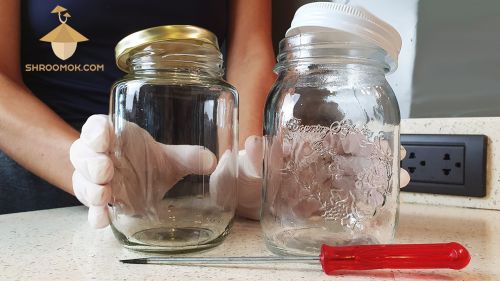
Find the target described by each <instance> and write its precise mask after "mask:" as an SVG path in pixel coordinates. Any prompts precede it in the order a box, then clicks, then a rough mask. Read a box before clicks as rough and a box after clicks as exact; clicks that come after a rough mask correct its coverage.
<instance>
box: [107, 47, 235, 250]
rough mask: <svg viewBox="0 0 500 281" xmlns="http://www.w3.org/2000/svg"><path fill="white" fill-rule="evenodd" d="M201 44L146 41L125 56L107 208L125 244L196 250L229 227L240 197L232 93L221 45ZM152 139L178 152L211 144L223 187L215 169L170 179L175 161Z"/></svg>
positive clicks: (114, 94) (114, 93) (116, 90)
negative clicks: (214, 181)
mask: <svg viewBox="0 0 500 281" xmlns="http://www.w3.org/2000/svg"><path fill="white" fill-rule="evenodd" d="M204 48H210V46H208V47H206V46H204V45H200V44H192V42H188V41H187V42H182V40H181V41H179V40H178V41H177V42H176V41H172V42H163V43H161V42H160V43H155V44H152V45H150V46H145V47H144V49H145V50H146V51H142V52H138V53H137V54H136V55H135V56H132V57H131V58H130V74H129V75H127V76H126V77H125V78H124V79H122V80H120V81H117V82H116V83H115V84H114V86H113V87H112V90H111V103H110V104H111V108H110V118H111V121H112V123H113V136H114V145H113V150H112V158H113V162H114V165H115V175H114V177H113V181H112V190H113V202H112V204H110V206H109V214H110V219H111V227H112V229H113V232H114V234H115V236H116V237H117V239H118V240H119V241H120V242H121V243H122V244H123V245H124V246H125V247H126V248H130V249H134V250H140V251H154V252H171V253H175V252H187V251H196V250H201V249H205V248H209V247H213V246H216V245H218V244H219V243H221V242H222V241H223V239H224V238H225V237H226V235H227V234H228V232H229V230H230V228H231V225H232V221H233V217H234V214H235V208H236V204H237V201H236V200H237V199H236V198H237V197H236V182H237V178H236V177H237V173H236V171H237V149H238V147H237V144H238V142H237V135H238V134H237V108H238V105H237V92H236V90H235V89H234V88H233V87H232V86H231V85H229V84H227V83H226V82H225V81H224V80H223V79H222V68H221V66H222V57H221V55H220V53H219V52H218V50H217V51H216V50H212V49H210V50H208V51H207V50H206V49H204ZM186 50H188V51H186ZM177 52H181V55H177ZM179 56H181V57H182V58H181V59H179ZM138 135H140V139H139V141H138V140H137V137H138ZM132 138H135V139H134V140H132ZM151 142H153V143H155V144H154V145H153V147H163V145H168V146H169V147H170V149H169V150H170V152H169V153H170V154H171V153H172V152H175V151H181V150H178V149H177V148H178V147H176V146H177V145H189V146H200V147H204V148H206V149H208V150H210V151H211V152H212V153H213V154H214V155H215V156H216V157H217V159H218V160H220V161H218V162H219V163H218V165H217V168H216V169H219V171H220V170H223V172H219V173H218V176H221V174H222V176H223V179H224V186H219V185H220V184H219V185H217V186H214V184H212V179H211V177H212V176H213V175H214V174H215V172H214V173H211V174H205V175H200V174H196V173H194V172H193V173H191V174H189V175H185V176H183V177H182V178H171V177H170V176H169V172H170V171H171V170H175V169H178V168H179V167H178V166H179V164H178V163H176V162H175V161H171V159H170V160H165V159H168V158H169V157H170V156H169V153H165V155H163V156H159V154H162V153H163V152H161V153H158V151H159V150H160V151H161V150H162V148H160V149H159V150H158V149H155V148H151ZM157 144H159V146H157ZM176 157H181V158H182V157H185V155H183V154H182V153H181V154H178V155H177V156H176ZM173 158H175V157H173ZM222 158H224V159H225V160H224V161H222ZM203 161H204V160H203V159H202V157H199V161H198V162H199V163H198V164H199V165H200V166H202V165H206V163H204V162H203ZM222 162H224V163H222ZM191 165H193V164H191ZM194 165H195V166H196V163H194ZM220 165H223V167H221V166H220ZM218 182H219V183H220V181H218Z"/></svg>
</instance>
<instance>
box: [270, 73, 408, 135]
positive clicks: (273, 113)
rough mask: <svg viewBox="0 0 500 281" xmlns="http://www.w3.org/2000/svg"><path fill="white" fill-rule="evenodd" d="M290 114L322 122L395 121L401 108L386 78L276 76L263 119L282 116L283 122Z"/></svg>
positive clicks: (396, 122) (290, 116) (312, 121)
mask: <svg viewBox="0 0 500 281" xmlns="http://www.w3.org/2000/svg"><path fill="white" fill-rule="evenodd" d="M306 80H307V79H306ZM291 118H293V119H300V120H303V121H306V120H308V123H317V124H322V125H325V126H327V125H328V124H329V123H331V122H335V121H340V120H351V121H353V122H358V123H368V122H373V121H376V122H380V123H388V124H394V125H396V124H399V123H400V112H399V106H398V102H397V100H396V97H395V94H394V91H393V89H392V88H391V86H390V85H389V83H388V82H387V80H385V79H377V80H376V83H358V84H350V85H347V83H345V81H343V82H342V83H337V82H336V81H323V82H321V81H317V80H314V81H309V83H307V81H304V80H303V79H295V80H294V79H278V80H277V81H276V82H275V84H274V86H273V88H272V89H271V92H270V94H269V97H268V100H267V103H266V120H271V119H273V120H276V119H283V120H281V121H280V123H282V122H285V123H286V122H287V120H284V119H291ZM266 122H267V121H266Z"/></svg>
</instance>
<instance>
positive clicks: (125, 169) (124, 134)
mask: <svg viewBox="0 0 500 281" xmlns="http://www.w3.org/2000/svg"><path fill="white" fill-rule="evenodd" d="M120 125H121V126H123V127H122V130H121V136H120V137H118V138H115V137H113V136H114V134H113V133H112V127H111V124H110V122H109V120H108V116H106V115H93V116H91V117H89V119H88V120H87V122H86V123H85V124H84V126H83V127H82V132H81V136H80V138H79V139H78V140H76V141H75V142H74V143H73V145H72V146H71V149H70V160H71V163H72V164H73V166H74V167H75V172H74V173H73V190H74V192H75V195H76V197H77V198H78V200H80V202H82V203H83V204H84V205H86V206H88V207H89V213H88V220H89V223H90V224H91V225H92V226H93V227H95V228H102V227H105V226H107V225H108V224H109V217H108V213H107V210H108V209H107V204H108V203H110V201H111V200H112V198H111V197H112V196H111V195H112V192H111V188H113V193H114V196H113V197H114V198H113V200H114V201H113V204H118V206H120V207H121V208H122V209H123V210H125V212H129V213H143V212H146V213H147V212H150V211H154V208H155V204H156V203H157V202H156V201H157V200H158V198H160V199H161V198H163V196H164V195H165V193H166V192H167V191H168V190H169V189H170V188H171V187H172V186H173V185H175V184H176V183H177V182H178V181H179V180H181V179H182V178H183V177H185V176H187V175H189V174H201V175H208V174H210V173H212V172H213V171H214V169H215V167H216V163H217V158H216V156H215V155H214V154H213V153H212V152H210V151H209V150H208V149H206V148H204V147H202V146H191V145H165V144H161V143H158V142H156V141H155V140H154V139H153V138H152V137H151V135H149V134H148V133H147V132H146V131H145V130H143V129H142V128H140V127H139V126H137V125H136V124H134V123H131V122H126V121H123V122H122V123H121V124H120ZM113 146H115V147H118V148H119V149H118V150H116V151H118V153H122V155H112V154H111V153H110V151H111V148H112V147H113ZM125 155H126V156H125ZM200 163H202V164H201V165H200ZM137 186H141V187H143V188H137ZM155 200H156V201H155Z"/></svg>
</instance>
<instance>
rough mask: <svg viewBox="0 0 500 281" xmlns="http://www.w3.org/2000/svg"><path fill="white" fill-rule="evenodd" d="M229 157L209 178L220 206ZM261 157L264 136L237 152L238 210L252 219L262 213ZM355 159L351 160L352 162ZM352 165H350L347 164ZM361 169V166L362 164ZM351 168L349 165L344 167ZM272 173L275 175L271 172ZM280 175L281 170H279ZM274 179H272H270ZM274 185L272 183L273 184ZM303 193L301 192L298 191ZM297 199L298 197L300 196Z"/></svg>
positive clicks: (404, 177) (277, 155)
mask: <svg viewBox="0 0 500 281" xmlns="http://www.w3.org/2000/svg"><path fill="white" fill-rule="evenodd" d="M344 146H345V147H346V150H348V149H356V147H357V149H358V150H359V144H357V143H351V144H348V143H345V144H344ZM272 154H273V155H274V157H273V156H271V158H272V159H271V160H270V161H279V160H280V159H281V158H282V157H283V156H282V150H281V149H279V150H276V149H275V151H274V152H273V153H272ZM405 155H406V150H405V149H404V148H403V147H402V146H401V152H400V157H401V159H403V158H404V157H405ZM228 156H229V153H228V152H227V153H226V154H225V155H224V156H223V157H221V160H220V161H219V165H218V166H217V168H216V170H215V171H214V173H213V174H212V175H211V177H210V194H211V195H212V196H213V198H215V200H218V201H217V204H218V205H222V204H224V202H226V200H229V198H225V197H224V195H223V194H224V193H225V192H224V190H225V189H226V188H229V187H230V184H231V183H230V182H228V181H227V179H229V176H230V175H231V176H232V174H231V173H230V172H229V168H228V166H226V161H224V159H225V158H226V157H228ZM352 158H353V161H354V162H353V161H350V162H349V163H348V164H352V165H356V164H357V163H355V159H356V158H355V157H352ZM262 160H263V142H262V137H258V136H250V137H248V138H247V139H246V141H245V150H241V151H239V154H238V173H239V174H238V207H237V213H238V215H240V216H242V217H246V218H249V219H254V220H258V219H259V216H260V207H261V196H262V183H263V178H262V175H263V172H262V167H263V166H262V164H263V163H262ZM351 162H352V163H351ZM272 166H274V167H279V166H281V165H280V164H279V163H274V164H272ZM347 166H351V165H347ZM360 167H361V168H362V166H360ZM345 168H347V169H348V168H349V167H345ZM271 174H273V173H272V172H271ZM276 174H279V171H278V172H277V173H276ZM270 180H271V181H272V180H273V178H271V179H270ZM409 181H410V176H409V174H408V172H407V171H405V170H404V169H400V187H401V188H402V187H404V186H406V185H407V184H408V182H409ZM271 185H272V184H271ZM296 195H297V196H300V194H296ZM297 199H298V198H297ZM317 207H318V206H316V204H315V202H309V201H307V200H306V201H302V204H300V206H299V208H300V209H301V210H300V211H301V212H306V210H307V209H309V210H315V209H317Z"/></svg>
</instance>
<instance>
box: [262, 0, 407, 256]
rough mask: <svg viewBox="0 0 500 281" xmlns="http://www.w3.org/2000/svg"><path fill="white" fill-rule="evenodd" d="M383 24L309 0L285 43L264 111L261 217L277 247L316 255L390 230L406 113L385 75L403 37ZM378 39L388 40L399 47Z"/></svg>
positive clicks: (386, 235) (377, 239) (383, 237)
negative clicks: (323, 247)
mask: <svg viewBox="0 0 500 281" xmlns="http://www.w3.org/2000/svg"><path fill="white" fill-rule="evenodd" d="M367 18H368V19H370V21H368V20H365V19H367ZM375 20H376V22H377V23H378V25H377V26H374V25H373V21H375ZM380 22H381V21H380V20H379V19H376V18H375V17H374V16H373V15H371V14H369V13H368V12H366V11H364V10H362V9H356V8H354V7H350V6H347V5H342V4H336V3H322V2H317V3H311V4H307V5H305V6H303V7H301V8H300V9H299V10H298V11H297V13H296V15H295V18H294V21H293V22H292V28H291V29H290V30H289V31H288V32H287V36H286V38H284V39H283V40H282V41H281V42H280V45H279V55H278V63H277V65H276V67H275V72H276V73H277V74H278V78H277V80H276V82H275V83H274V86H273V88H272V90H271V92H270V94H269V97H268V100H267V103H266V108H265V118H264V119H265V120H264V122H265V124H264V135H265V157H264V192H263V202H262V204H263V205H262V214H261V223H262V228H263V231H264V237H265V241H266V244H267V246H268V248H269V249H270V250H271V251H272V252H274V253H277V254H292V255H312V254H319V251H320V247H321V245H322V244H329V245H348V244H372V243H389V242H390V241H391V239H392V238H393V236H394V232H395V227H396V223H397V218H398V207H399V200H398V196H399V151H400V150H399V146H400V140H399V123H400V114H399V108H398V103H397V101H396V98H395V95H394V93H393V90H392V89H391V86H390V85H389V84H388V82H387V80H386V78H385V74H386V73H388V72H392V71H394V70H395V68H396V63H397V53H398V52H399V48H400V46H401V41H400V39H399V45H398V40H397V39H398V38H399V34H398V33H397V32H396V31H395V30H394V29H393V28H392V27H390V26H389V25H387V24H385V23H383V22H382V23H380ZM347 23H350V24H347ZM383 24H384V25H383ZM360 25H362V26H363V27H364V29H360V28H359V26H360ZM380 26H383V27H384V30H380V28H379V27H380ZM370 28H372V29H371V30H370ZM364 30H369V31H371V33H368V34H364V33H362V32H363V31H364ZM374 35H376V36H379V37H381V38H388V37H391V36H392V37H391V38H395V43H394V45H395V46H391V45H384V44H379V42H378V41H376V40H372V39H373V38H372V37H370V36H374ZM389 43H391V42H389ZM386 46H389V47H391V48H389V47H387V48H384V47H386ZM394 54H395V56H394ZM391 55H392V56H391Z"/></svg>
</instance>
